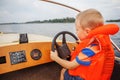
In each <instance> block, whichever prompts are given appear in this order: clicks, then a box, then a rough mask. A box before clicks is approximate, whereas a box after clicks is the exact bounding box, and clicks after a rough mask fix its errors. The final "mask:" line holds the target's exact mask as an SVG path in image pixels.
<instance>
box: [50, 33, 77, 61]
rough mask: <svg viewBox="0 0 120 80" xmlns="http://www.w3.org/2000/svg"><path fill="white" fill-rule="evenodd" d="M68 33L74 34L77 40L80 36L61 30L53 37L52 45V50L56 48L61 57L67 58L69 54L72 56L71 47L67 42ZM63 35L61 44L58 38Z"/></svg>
mask: <svg viewBox="0 0 120 80" xmlns="http://www.w3.org/2000/svg"><path fill="white" fill-rule="evenodd" d="M66 34H68V35H70V36H72V37H73V38H74V39H75V40H76V42H77V41H78V38H77V37H76V36H75V35H74V34H73V33H71V32H68V31H62V32H59V33H57V34H56V35H55V37H54V38H53V41H52V47H51V50H52V51H53V52H54V51H55V50H57V52H58V56H59V57H61V58H62V59H67V58H68V57H69V56H70V53H71V52H70V49H69V47H68V45H67V42H66ZM60 35H62V44H61V45H59V44H58V42H56V40H57V38H58V37H59V36H60Z"/></svg>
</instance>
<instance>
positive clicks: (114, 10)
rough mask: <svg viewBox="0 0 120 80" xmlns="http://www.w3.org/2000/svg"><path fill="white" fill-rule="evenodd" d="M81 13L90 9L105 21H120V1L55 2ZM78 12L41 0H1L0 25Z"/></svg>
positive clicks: (72, 0) (64, 15)
mask: <svg viewBox="0 0 120 80" xmlns="http://www.w3.org/2000/svg"><path fill="white" fill-rule="evenodd" d="M53 1H56V2H60V3H63V4H66V5H69V6H72V7H74V8H76V9H79V10H80V11H84V10H86V9H89V8H94V9H97V10H98V11H100V12H101V14H102V15H103V17H104V19H105V20H110V19H120V0H53ZM77 14H78V12H76V11H74V10H71V9H68V8H66V7H63V6H60V5H56V4H52V3H47V2H43V1H40V0H0V23H9V22H18V23H19V22H20V23H21V22H27V21H34V20H41V21H42V20H48V19H54V18H65V17H75V16H76V15H77Z"/></svg>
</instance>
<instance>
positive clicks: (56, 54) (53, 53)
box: [50, 50, 58, 61]
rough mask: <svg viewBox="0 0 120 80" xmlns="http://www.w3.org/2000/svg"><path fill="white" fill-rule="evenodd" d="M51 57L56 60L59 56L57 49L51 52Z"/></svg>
mask: <svg viewBox="0 0 120 80" xmlns="http://www.w3.org/2000/svg"><path fill="white" fill-rule="evenodd" d="M50 58H51V59H52V60H54V61H55V60H56V58H58V53H57V51H56V50H55V52H53V51H51V52H50Z"/></svg>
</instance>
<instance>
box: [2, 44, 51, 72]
mask: <svg viewBox="0 0 120 80" xmlns="http://www.w3.org/2000/svg"><path fill="white" fill-rule="evenodd" d="M50 50H51V42H34V43H24V44H17V45H10V46H3V47H0V74H3V73H7V72H11V71H16V70H20V69H23V68H27V67H31V66H35V65H39V64H44V63H48V62H51V61H52V60H51V59H50Z"/></svg>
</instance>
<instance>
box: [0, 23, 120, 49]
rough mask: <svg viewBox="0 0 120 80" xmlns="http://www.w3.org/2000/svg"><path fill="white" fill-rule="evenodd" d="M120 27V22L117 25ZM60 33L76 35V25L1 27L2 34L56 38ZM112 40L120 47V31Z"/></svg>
mask: <svg viewBox="0 0 120 80" xmlns="http://www.w3.org/2000/svg"><path fill="white" fill-rule="evenodd" d="M116 24H118V25H119V26H120V22H119V23H116ZM60 31H70V32H73V33H74V34H75V24H74V23H42V24H35V23H34V24H10V25H0V32H10V33H29V34H39V35H45V36H50V37H54V36H55V34H57V33H58V32H60ZM111 38H112V40H113V41H114V42H115V43H116V44H117V45H118V46H119V47H120V31H119V32H118V33H117V34H116V35H114V36H111Z"/></svg>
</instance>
